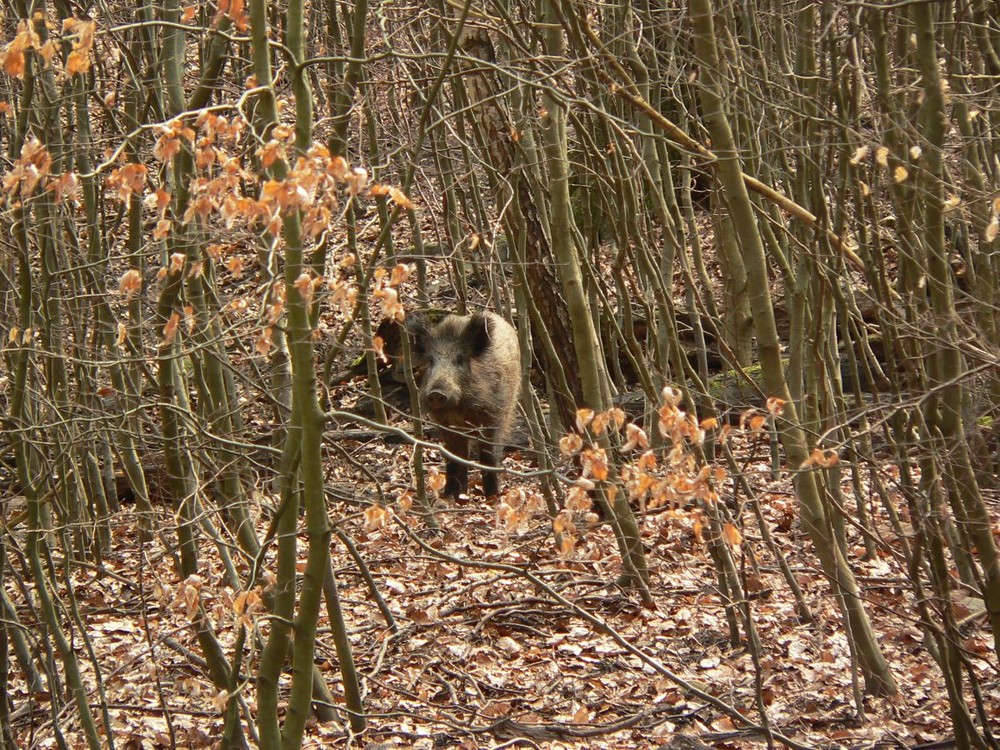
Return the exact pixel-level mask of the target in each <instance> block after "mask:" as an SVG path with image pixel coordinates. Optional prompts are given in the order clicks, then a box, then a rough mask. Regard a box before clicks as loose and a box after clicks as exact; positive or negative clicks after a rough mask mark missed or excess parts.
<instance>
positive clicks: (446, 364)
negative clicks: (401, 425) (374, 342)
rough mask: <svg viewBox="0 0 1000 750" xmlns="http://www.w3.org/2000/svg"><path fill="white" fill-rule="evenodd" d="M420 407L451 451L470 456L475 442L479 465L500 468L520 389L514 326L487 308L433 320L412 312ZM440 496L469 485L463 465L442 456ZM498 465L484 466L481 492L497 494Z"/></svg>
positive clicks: (410, 323) (409, 325) (410, 327)
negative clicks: (443, 475) (431, 322)
mask: <svg viewBox="0 0 1000 750" xmlns="http://www.w3.org/2000/svg"><path fill="white" fill-rule="evenodd" d="M407 329H408V331H409V334H410V338H411V341H412V356H413V372H414V375H415V376H416V379H417V384H418V387H419V389H420V409H421V411H422V412H423V414H424V416H426V417H428V418H430V419H431V420H432V421H434V422H435V423H437V424H438V425H439V426H440V427H441V440H442V443H443V444H444V447H445V448H447V449H448V450H449V451H450V452H451V453H453V454H455V455H456V456H459V457H461V458H464V459H471V458H472V455H473V452H472V444H473V443H478V444H479V455H478V458H479V463H481V464H483V465H484V466H490V467H494V468H496V467H499V465H500V455H501V450H502V448H503V441H504V440H506V439H507V437H508V435H509V434H510V427H511V423H512V422H513V421H514V411H515V409H516V408H517V398H518V394H519V393H520V389H521V356H520V350H519V347H518V343H517V332H516V331H515V330H514V328H513V327H512V326H511V325H510V323H508V322H507V321H506V320H504V319H503V318H501V317H500V316H499V315H495V314H493V313H491V312H480V313H475V314H473V315H448V316H446V317H444V318H443V319H441V321H440V322H438V323H437V324H436V325H429V324H428V323H427V321H426V320H424V319H422V318H419V317H416V318H414V319H413V320H411V321H408V322H407ZM445 470H446V472H447V481H446V483H445V488H444V491H445V494H446V495H459V494H462V493H467V492H468V490H469V468H468V466H467V465H466V464H464V463H462V462H459V461H453V460H451V459H447V460H446V461H445ZM499 486H500V481H499V478H498V476H497V473H496V471H488V472H486V471H484V472H483V493H484V494H485V495H487V496H489V497H492V496H495V495H496V494H498V491H499Z"/></svg>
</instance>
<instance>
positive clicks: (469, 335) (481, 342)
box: [462, 313, 493, 357]
mask: <svg viewBox="0 0 1000 750" xmlns="http://www.w3.org/2000/svg"><path fill="white" fill-rule="evenodd" d="M492 335H493V331H492V329H491V327H490V319H489V318H488V317H487V316H486V315H484V314H483V313H474V314H473V315H472V317H471V318H469V322H468V323H467V324H466V326H465V333H464V335H463V337H462V338H464V339H465V340H466V341H468V342H469V346H470V347H471V348H472V356H473V357H478V356H479V355H480V354H482V353H483V352H485V351H486V350H487V349H489V347H490V339H491V337H492Z"/></svg>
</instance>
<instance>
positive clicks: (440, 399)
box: [427, 388, 449, 411]
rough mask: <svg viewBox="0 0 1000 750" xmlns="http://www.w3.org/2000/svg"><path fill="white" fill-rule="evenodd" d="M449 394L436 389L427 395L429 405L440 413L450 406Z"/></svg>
mask: <svg viewBox="0 0 1000 750" xmlns="http://www.w3.org/2000/svg"><path fill="white" fill-rule="evenodd" d="M448 400H449V399H448V394H447V393H445V392H444V391H442V390H440V389H438V388H435V389H433V390H431V391H429V392H428V393H427V405H428V406H429V407H431V409H432V410H434V411H439V410H441V409H444V408H445V407H447V406H448Z"/></svg>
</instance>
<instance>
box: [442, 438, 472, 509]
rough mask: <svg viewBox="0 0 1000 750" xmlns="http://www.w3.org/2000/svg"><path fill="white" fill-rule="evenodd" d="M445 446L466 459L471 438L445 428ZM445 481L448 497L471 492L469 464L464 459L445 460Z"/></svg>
mask: <svg viewBox="0 0 1000 750" xmlns="http://www.w3.org/2000/svg"><path fill="white" fill-rule="evenodd" d="M442 442H443V443H444V447H445V448H447V449H448V452H449V453H454V454H455V455H456V456H459V457H461V458H464V459H468V457H469V438H468V437H466V436H465V435H461V434H459V433H457V432H453V431H452V430H444V435H443V440H442ZM444 471H445V483H444V494H445V495H447V496H448V497H458V496H459V495H463V494H464V495H468V494H469V466H468V464H466V463H464V462H463V461H456V460H454V459H451V458H445V460H444Z"/></svg>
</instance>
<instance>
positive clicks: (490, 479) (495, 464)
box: [479, 430, 501, 497]
mask: <svg viewBox="0 0 1000 750" xmlns="http://www.w3.org/2000/svg"><path fill="white" fill-rule="evenodd" d="M485 433H486V434H485V435H483V437H482V439H480V441H479V463H481V464H482V465H483V466H489V467H490V468H489V469H483V494H484V495H486V497H496V496H497V495H499V494H500V455H501V447H500V443H499V442H498V440H499V437H500V436H499V434H498V431H497V430H485Z"/></svg>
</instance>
